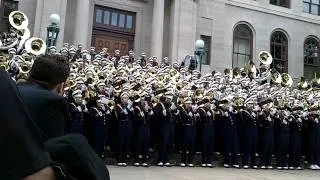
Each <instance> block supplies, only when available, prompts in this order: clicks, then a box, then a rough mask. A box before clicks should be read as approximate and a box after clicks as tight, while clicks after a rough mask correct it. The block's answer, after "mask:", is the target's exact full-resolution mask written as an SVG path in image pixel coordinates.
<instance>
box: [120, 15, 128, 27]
mask: <svg viewBox="0 0 320 180" xmlns="http://www.w3.org/2000/svg"><path fill="white" fill-rule="evenodd" d="M125 19H126V16H125V15H124V14H120V15H119V27H124V23H125Z"/></svg>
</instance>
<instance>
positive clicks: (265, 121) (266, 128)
mask: <svg viewBox="0 0 320 180" xmlns="http://www.w3.org/2000/svg"><path fill="white" fill-rule="evenodd" d="M262 109H263V110H262V111H261V112H260V113H259V116H258V120H259V122H260V123H261V128H260V143H261V151H260V164H261V167H260V168H261V169H266V168H268V169H272V168H273V167H272V165H271V158H272V151H273V124H274V121H273V117H272V116H273V115H276V112H277V110H276V108H272V110H270V109H268V108H266V107H262ZM270 111H271V112H270Z"/></svg>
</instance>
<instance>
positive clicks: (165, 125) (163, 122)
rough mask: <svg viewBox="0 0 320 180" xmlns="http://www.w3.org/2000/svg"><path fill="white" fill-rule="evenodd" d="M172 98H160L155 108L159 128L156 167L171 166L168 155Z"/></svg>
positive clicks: (170, 142) (171, 135) (170, 136)
mask: <svg viewBox="0 0 320 180" xmlns="http://www.w3.org/2000/svg"><path fill="white" fill-rule="evenodd" d="M171 101H172V96H170V95H169V94H167V95H166V96H161V97H160V102H159V103H158V104H157V106H156V114H157V120H158V123H159V128H160V146H159V157H158V166H163V165H165V166H171V164H170V163H169V159H168V157H169V154H170V151H171V146H172V140H173V112H174V110H175V107H174V104H173V103H172V102H171Z"/></svg>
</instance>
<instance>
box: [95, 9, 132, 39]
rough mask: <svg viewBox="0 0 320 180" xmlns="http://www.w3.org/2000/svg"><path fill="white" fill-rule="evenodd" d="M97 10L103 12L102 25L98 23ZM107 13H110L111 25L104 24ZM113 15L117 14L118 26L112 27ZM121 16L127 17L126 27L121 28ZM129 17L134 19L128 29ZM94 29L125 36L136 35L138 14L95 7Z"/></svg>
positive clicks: (125, 20)
mask: <svg viewBox="0 0 320 180" xmlns="http://www.w3.org/2000/svg"><path fill="white" fill-rule="evenodd" d="M97 10H102V17H101V21H102V23H98V22H97V21H96V15H97ZM106 11H108V12H109V24H104V22H105V20H104V16H105V12H106ZM112 13H117V23H116V26H115V25H112ZM120 14H123V15H125V19H124V27H120V26H119V22H120ZM128 16H131V17H132V18H131V19H132V24H131V28H127V17H128ZM93 27H94V29H97V30H108V31H112V32H119V33H123V34H131V35H134V34H135V27H136V13H135V12H129V11H123V10H119V9H114V8H110V7H104V6H99V5H95V6H94V17H93Z"/></svg>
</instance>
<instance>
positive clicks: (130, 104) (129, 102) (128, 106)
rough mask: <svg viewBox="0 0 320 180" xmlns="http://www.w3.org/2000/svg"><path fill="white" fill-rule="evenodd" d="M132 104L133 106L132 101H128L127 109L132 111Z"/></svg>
mask: <svg viewBox="0 0 320 180" xmlns="http://www.w3.org/2000/svg"><path fill="white" fill-rule="evenodd" d="M132 104H133V103H132V101H130V100H129V101H128V105H127V108H128V109H130V108H131V107H132Z"/></svg>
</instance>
